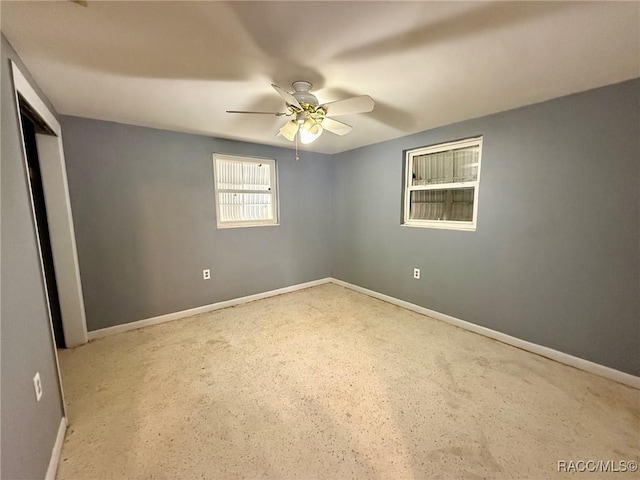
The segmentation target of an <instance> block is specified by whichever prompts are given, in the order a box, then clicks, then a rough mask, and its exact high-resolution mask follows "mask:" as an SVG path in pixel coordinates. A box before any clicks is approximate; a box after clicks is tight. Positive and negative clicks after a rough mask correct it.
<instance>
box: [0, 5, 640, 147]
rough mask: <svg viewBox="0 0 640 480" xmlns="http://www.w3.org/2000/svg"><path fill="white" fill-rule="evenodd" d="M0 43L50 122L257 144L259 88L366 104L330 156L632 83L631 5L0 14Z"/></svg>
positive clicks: (270, 120) (273, 98)
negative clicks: (96, 122) (372, 104)
mask: <svg viewBox="0 0 640 480" xmlns="http://www.w3.org/2000/svg"><path fill="white" fill-rule="evenodd" d="M1 8H2V11H1V20H2V31H3V33H4V34H5V36H6V37H7V38H8V39H9V41H10V42H11V43H12V45H13V46H14V48H15V49H16V51H17V52H18V54H19V55H20V56H21V58H22V60H23V61H24V63H25V64H26V66H27V68H28V69H29V70H30V71H31V73H32V74H33V76H34V77H35V79H36V81H37V82H38V84H39V85H40V86H41V88H42V89H43V90H44V92H45V94H46V95H47V96H48V97H49V99H50V100H51V101H52V102H53V104H54V106H55V108H56V109H57V110H58V112H60V113H63V114H69V115H78V116H82V117H89V118H97V119H102V120H110V121H115V122H122V123H129V124H134V125H145V126H151V127H158V128H163V129H169V130H177V131H184V132H191V133H198V134H204V135H211V136H217V137H225V138H233V139H239V140H247V141H253V142H259V143H266V144H273V145H281V146H288V147H290V146H292V145H291V143H290V142H288V141H287V140H285V139H283V138H282V137H276V136H275V134H276V133H277V131H278V128H279V127H280V126H281V125H282V124H283V123H284V122H285V120H284V119H283V118H276V117H269V116H263V115H255V116H250V115H231V114H227V113H225V110H228V109H235V110H269V111H278V110H281V109H282V108H283V102H282V101H281V100H280V97H278V96H277V95H276V93H275V92H274V91H273V89H272V88H271V87H270V83H272V82H273V83H276V84H278V85H280V86H282V87H285V88H286V89H288V90H290V84H291V82H292V81H294V80H308V81H310V82H312V83H313V84H314V90H313V92H314V93H315V94H316V96H317V97H318V98H319V100H320V102H321V103H326V102H329V101H334V100H339V99H342V98H345V97H348V96H352V95H362V94H369V95H371V96H372V97H373V98H374V99H375V101H376V108H375V110H374V111H373V112H371V113H367V114H361V115H349V116H344V117H340V120H342V121H344V122H346V123H348V124H350V125H352V126H353V127H354V129H353V131H352V132H351V133H350V134H348V135H346V136H344V137H338V136H335V135H332V134H330V133H328V132H326V133H325V134H323V135H322V137H321V138H320V139H319V140H318V141H316V142H315V143H314V144H312V145H310V146H308V149H309V150H313V151H318V152H324V153H336V152H340V151H345V150H350V149H353V148H356V147H360V146H363V145H369V144H372V143H377V142H380V141H383V140H388V139H392V138H397V137H400V136H404V135H407V134H409V133H414V132H418V131H422V130H426V129H429V128H433V127H437V126H441V125H445V124H449V123H453V122H457V121H460V120H465V119H468V118H473V117H478V116H482V115H486V114H489V113H493V112H498V111H502V110H507V109H510V108H514V107H519V106H523V105H528V104H531V103H535V102H539V101H542V100H546V99H550V98H555V97H559V96H562V95H566V94H570V93H574V92H579V91H584V90H588V89H591V88H595V87H599V86H602V85H607V84H611V83H616V82H620V81H623V80H627V79H630V78H635V77H639V76H640V3H638V2H603V3H590V2H567V3H565V2H562V3H561V2H540V3H529V2H513V3H512V2H500V3H498V2H469V3H467V2H406V3H405V2H402V3H401V2H321V1H313V2H302V1H300V2H98V1H91V0H89V2H88V6H87V7H82V6H80V5H77V4H75V3H72V2H66V1H64V2H31V1H29V2H6V1H3V2H2V4H1Z"/></svg>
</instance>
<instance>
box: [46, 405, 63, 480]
mask: <svg viewBox="0 0 640 480" xmlns="http://www.w3.org/2000/svg"><path fill="white" fill-rule="evenodd" d="M66 431H67V419H66V418H65V417H62V419H61V420H60V426H59V427H58V435H57V436H56V443H54V444H53V450H52V451H51V459H50V460H49V467H48V468H47V475H46V476H45V477H44V478H45V480H55V478H56V473H57V471H58V463H60V454H61V453H62V444H63V443H64V434H65V432H66Z"/></svg>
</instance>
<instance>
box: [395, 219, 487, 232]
mask: <svg viewBox="0 0 640 480" xmlns="http://www.w3.org/2000/svg"><path fill="white" fill-rule="evenodd" d="M400 226H402V227H411V228H436V229H439V230H459V231H463V232H475V231H476V225H475V224H474V223H462V222H438V223H435V222H424V223H418V222H416V221H413V222H406V223H401V224H400Z"/></svg>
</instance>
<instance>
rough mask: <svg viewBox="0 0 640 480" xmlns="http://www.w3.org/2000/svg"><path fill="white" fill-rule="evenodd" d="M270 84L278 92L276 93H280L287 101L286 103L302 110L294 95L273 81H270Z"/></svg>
mask: <svg viewBox="0 0 640 480" xmlns="http://www.w3.org/2000/svg"><path fill="white" fill-rule="evenodd" d="M271 86H272V87H273V88H274V89H275V91H276V92H278V95H280V96H281V97H282V98H284V101H285V102H287V105H292V106H294V107H296V108H298V109H300V110H302V106H301V105H300V103H298V100H296V97H294V96H293V95H291V94H290V93H289V92H287V91H285V90H283V89H282V88H280V87H279V86H278V85H276V84H275V83H272V84H271Z"/></svg>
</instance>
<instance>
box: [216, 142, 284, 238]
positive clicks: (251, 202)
mask: <svg viewBox="0 0 640 480" xmlns="http://www.w3.org/2000/svg"><path fill="white" fill-rule="evenodd" d="M213 169H214V180H215V194H216V214H217V225H218V228H227V227H255V226H259V225H277V224H278V203H277V198H278V197H277V195H276V161H275V160H269V159H264V158H252V157H236V156H232V155H221V154H214V155H213Z"/></svg>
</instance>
